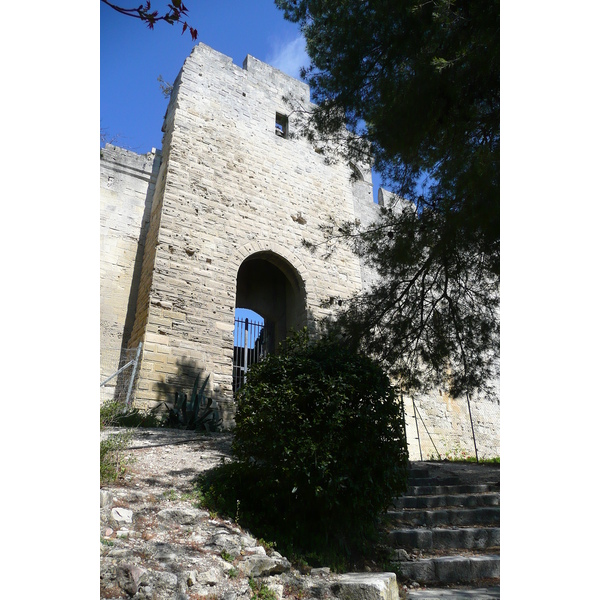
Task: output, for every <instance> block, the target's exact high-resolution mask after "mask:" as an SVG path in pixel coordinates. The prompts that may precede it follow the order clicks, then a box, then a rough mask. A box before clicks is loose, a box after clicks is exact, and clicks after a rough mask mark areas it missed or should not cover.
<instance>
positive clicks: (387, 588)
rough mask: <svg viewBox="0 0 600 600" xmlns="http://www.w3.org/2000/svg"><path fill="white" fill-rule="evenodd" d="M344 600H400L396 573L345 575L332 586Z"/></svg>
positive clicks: (336, 594)
mask: <svg viewBox="0 0 600 600" xmlns="http://www.w3.org/2000/svg"><path fill="white" fill-rule="evenodd" d="M331 590H332V592H333V594H334V595H335V596H336V597H338V598H341V599H342V600H398V598H399V594H398V584H397V582H396V574H395V573H345V574H343V575H340V576H338V578H337V580H336V581H335V582H334V583H332V584H331Z"/></svg>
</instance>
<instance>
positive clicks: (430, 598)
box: [406, 586, 500, 600]
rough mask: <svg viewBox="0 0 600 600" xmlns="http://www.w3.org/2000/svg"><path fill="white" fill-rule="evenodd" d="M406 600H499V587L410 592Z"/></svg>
mask: <svg viewBox="0 0 600 600" xmlns="http://www.w3.org/2000/svg"><path fill="white" fill-rule="evenodd" d="M406 598H407V600H499V599H500V586H494V587H477V588H467V589H454V590H449V589H428V590H410V591H409V592H408V595H407V596H406Z"/></svg>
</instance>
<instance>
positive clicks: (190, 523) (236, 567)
mask: <svg viewBox="0 0 600 600" xmlns="http://www.w3.org/2000/svg"><path fill="white" fill-rule="evenodd" d="M109 433H110V430H109V431H107V432H104V435H106V434H109ZM231 440H232V437H231V434H228V433H206V434H202V433H200V434H199V433H195V432H187V431H179V430H169V429H136V430H135V431H134V433H133V438H132V441H131V443H130V448H129V450H128V451H127V452H126V460H128V461H129V463H128V464H127V471H126V474H125V476H124V477H123V478H122V479H121V480H119V481H118V482H116V483H114V484H111V485H106V486H105V487H103V488H102V489H101V490H100V507H101V510H100V514H101V518H100V597H101V598H134V599H136V600H137V599H139V600H141V599H152V600H163V599H164V600H167V599H168V600H174V599H176V600H183V599H187V600H200V599H206V600H209V599H210V600H213V599H214V600H217V599H224V600H237V599H246V598H247V599H248V600H250V599H252V600H275V599H277V600H281V599H282V598H284V597H285V598H290V599H292V598H297V599H298V600H299V599H301V598H302V599H306V600H308V599H310V598H320V599H326V598H333V597H342V596H346V595H347V593H346V592H345V591H344V590H346V591H348V590H350V588H352V590H353V591H351V592H349V593H351V594H354V591H356V590H357V589H358V588H361V589H363V591H364V590H367V597H378V598H384V597H390V598H391V597H392V596H390V595H389V594H388V592H389V591H391V590H390V589H388V588H391V587H393V586H392V584H391V582H392V580H393V579H394V577H393V575H391V574H388V575H387V576H382V575H381V574H379V575H377V574H373V575H372V576H369V574H365V575H362V576H358V575H346V576H340V575H334V574H332V573H330V572H329V570H328V569H313V570H311V571H310V572H305V573H300V572H299V571H298V570H296V569H295V568H293V567H292V565H291V564H290V563H289V561H288V560H287V559H286V558H285V557H283V556H281V555H280V554H279V553H278V552H277V551H276V550H275V549H273V548H270V547H269V545H268V544H266V543H264V542H263V541H261V540H257V539H256V538H254V537H253V536H252V535H251V534H250V533H249V532H247V531H244V530H243V529H241V528H240V527H239V526H238V525H237V524H236V523H235V522H232V521H228V520H223V519H220V518H218V517H216V516H215V515H210V514H209V513H208V512H207V511H206V510H202V509H201V508H199V507H198V506H197V504H196V503H195V502H194V498H193V495H192V492H193V482H194V480H195V479H196V478H197V476H198V475H199V474H200V473H201V472H202V471H205V470H208V469H210V468H211V467H213V466H215V465H217V464H218V463H219V461H221V460H224V459H226V458H227V456H228V453H229V448H230V445H231ZM369 577H371V579H369ZM365 578H366V579H365ZM365 582H366V583H368V584H369V585H367V586H366V587H365V585H364V584H365ZM369 586H370V587H369ZM367 588H368V589H367ZM369 589H370V591H369ZM377 590H379V593H377ZM373 593H375V596H373ZM401 596H402V591H401ZM354 597H355V598H358V597H360V596H358V597H357V596H356V595H354ZM362 597H365V596H364V595H363V596H362ZM396 598H397V596H396Z"/></svg>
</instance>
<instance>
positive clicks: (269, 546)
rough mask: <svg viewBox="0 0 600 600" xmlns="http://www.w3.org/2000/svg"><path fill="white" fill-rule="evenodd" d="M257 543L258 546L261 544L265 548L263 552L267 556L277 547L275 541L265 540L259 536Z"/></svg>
mask: <svg viewBox="0 0 600 600" xmlns="http://www.w3.org/2000/svg"><path fill="white" fill-rule="evenodd" d="M257 543H258V545H259V546H262V547H263V548H264V549H265V552H266V553H267V554H268V555H269V556H271V554H273V550H274V549H275V548H276V547H277V542H266V541H265V540H263V539H262V538H260V539H259V540H258V542H257Z"/></svg>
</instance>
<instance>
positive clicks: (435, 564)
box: [398, 554, 500, 584]
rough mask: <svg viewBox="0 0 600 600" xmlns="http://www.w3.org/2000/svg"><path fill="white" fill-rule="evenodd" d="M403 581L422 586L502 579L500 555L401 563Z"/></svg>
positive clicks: (447, 557) (430, 559)
mask: <svg viewBox="0 0 600 600" xmlns="http://www.w3.org/2000/svg"><path fill="white" fill-rule="evenodd" d="M398 568H399V574H400V576H401V577H402V578H403V579H409V580H411V581H417V582H418V583H421V584H432V583H433V584H442V583H471V582H474V581H478V580H482V579H498V578H499V577H500V555H498V554H487V555H477V556H439V557H436V558H423V559H420V560H415V561H406V562H401V563H399V566H398Z"/></svg>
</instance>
